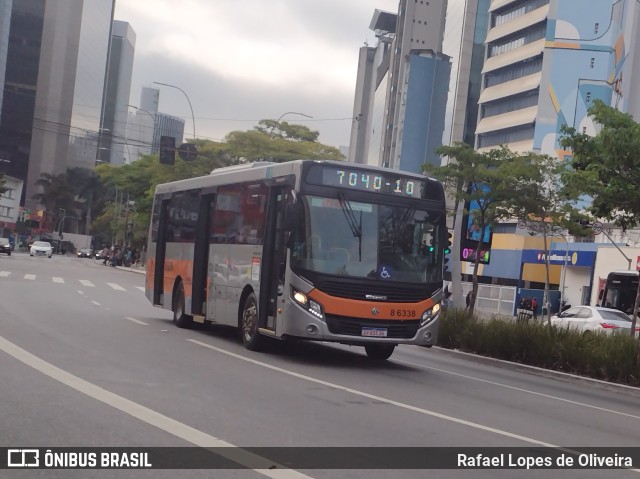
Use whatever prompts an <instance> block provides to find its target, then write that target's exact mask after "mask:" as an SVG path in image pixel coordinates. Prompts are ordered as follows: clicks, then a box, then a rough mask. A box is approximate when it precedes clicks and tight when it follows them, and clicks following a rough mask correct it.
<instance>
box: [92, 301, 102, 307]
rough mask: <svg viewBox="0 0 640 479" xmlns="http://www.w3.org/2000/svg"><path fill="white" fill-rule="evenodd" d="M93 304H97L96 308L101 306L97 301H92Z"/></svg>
mask: <svg viewBox="0 0 640 479" xmlns="http://www.w3.org/2000/svg"><path fill="white" fill-rule="evenodd" d="M91 302H92V303H93V304H95V305H96V306H101V304H100V303H98V302H97V301H91Z"/></svg>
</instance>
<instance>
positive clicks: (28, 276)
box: [24, 274, 36, 281]
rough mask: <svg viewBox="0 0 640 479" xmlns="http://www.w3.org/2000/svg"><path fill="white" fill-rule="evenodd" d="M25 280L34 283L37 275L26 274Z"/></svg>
mask: <svg viewBox="0 0 640 479" xmlns="http://www.w3.org/2000/svg"><path fill="white" fill-rule="evenodd" d="M24 279H28V280H30V281H33V280H34V279H36V275H35V274H25V275H24Z"/></svg>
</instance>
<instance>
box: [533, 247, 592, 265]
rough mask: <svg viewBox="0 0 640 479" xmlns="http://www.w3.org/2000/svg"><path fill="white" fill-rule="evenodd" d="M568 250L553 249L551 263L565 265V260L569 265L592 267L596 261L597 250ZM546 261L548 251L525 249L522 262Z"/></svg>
mask: <svg viewBox="0 0 640 479" xmlns="http://www.w3.org/2000/svg"><path fill="white" fill-rule="evenodd" d="M568 253H569V254H568V255H567V251H566V250H565V251H561V250H551V251H549V264H557V265H564V264H565V260H566V264H567V266H585V267H589V268H590V267H592V266H593V265H594V263H595V262H596V251H571V250H569V252H568ZM545 262H546V252H545V251H540V250H533V249H528V250H523V251H522V263H536V264H544V263H545Z"/></svg>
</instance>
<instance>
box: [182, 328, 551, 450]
mask: <svg viewBox="0 0 640 479" xmlns="http://www.w3.org/2000/svg"><path fill="white" fill-rule="evenodd" d="M187 341H189V342H192V343H194V344H197V345H199V346H203V347H205V348H209V349H213V350H214V351H217V352H219V353H222V354H226V355H227V356H231V357H232V358H236V359H240V360H242V361H246V362H248V363H251V364H255V365H256V366H260V367H263V368H266V369H271V370H272V371H277V372H279V373H283V374H287V375H289V376H293V377H295V378H298V379H303V380H305V381H309V382H311V383H316V384H321V385H323V386H327V387H330V388H333V389H337V390H339V391H344V392H347V393H350V394H354V395H356V396H361V397H365V398H368V399H373V400H374V401H379V402H383V403H386V404H390V405H392V406H398V407H400V408H402V409H407V410H409V411H413V412H417V413H420V414H424V415H426V416H432V417H437V418H439V419H444V420H445V421H450V422H455V423H457V424H462V425H463V426H469V427H472V428H475V429H480V430H482V431H487V432H492V433H494V434H498V435H501V436H506V437H509V438H512V439H518V440H520V441H523V442H529V443H531V444H537V445H539V446H546V447H558V446H555V445H553V444H550V443H548V442H544V441H538V440H537V439H533V438H530V437H526V436H521V435H519V434H514V433H511V432H507V431H502V430H501V429H496V428H493V427H489V426H483V425H482V424H478V423H475V422H471V421H466V420H464V419H460V418H457V417H453V416H448V415H446V414H441V413H439V412H435V411H431V410H429V409H424V408H421V407H417V406H412V405H410V404H405V403H401V402H399V401H394V400H393V399H387V398H383V397H381V396H376V395H375V394H369V393H366V392H364V391H358V390H357V389H351V388H348V387H345V386H341V385H339V384H335V383H330V382H328V381H323V380H322V379H316V378H313V377H311V376H305V375H304V374H300V373H296V372H293V371H289V370H288V369H284V368H280V367H278V366H273V365H271V364H267V363H263V362H261V361H256V360H255V359H251V358H247V357H244V356H241V355H239V354H236V353H232V352H231V351H227V350H226V349H222V348H218V347H216V346H212V345H211V344H207V343H203V342H201V341H198V340H196V339H187Z"/></svg>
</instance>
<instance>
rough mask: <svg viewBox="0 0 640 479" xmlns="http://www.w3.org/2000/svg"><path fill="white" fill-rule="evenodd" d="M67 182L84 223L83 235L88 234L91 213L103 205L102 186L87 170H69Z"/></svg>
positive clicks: (96, 176) (100, 181) (95, 176)
mask: <svg viewBox="0 0 640 479" xmlns="http://www.w3.org/2000/svg"><path fill="white" fill-rule="evenodd" d="M67 181H68V184H69V185H70V186H71V188H72V190H73V193H74V194H75V199H76V201H77V203H78V211H79V212H80V217H81V218H83V221H84V234H86V235H88V234H90V229H91V220H92V213H93V212H94V211H96V210H99V209H100V206H101V203H104V184H103V183H102V180H101V179H100V177H99V176H98V175H97V174H96V172H95V171H93V170H89V169H87V168H69V169H68V170H67Z"/></svg>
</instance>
